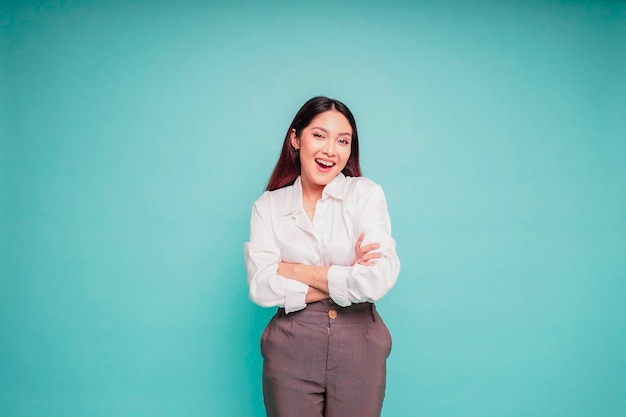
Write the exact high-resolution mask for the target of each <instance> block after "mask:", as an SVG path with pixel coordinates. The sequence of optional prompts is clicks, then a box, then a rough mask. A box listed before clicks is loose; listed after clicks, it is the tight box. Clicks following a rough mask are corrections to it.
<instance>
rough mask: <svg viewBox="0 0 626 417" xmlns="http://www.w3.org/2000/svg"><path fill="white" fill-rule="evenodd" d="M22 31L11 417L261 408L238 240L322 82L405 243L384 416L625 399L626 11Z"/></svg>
mask: <svg viewBox="0 0 626 417" xmlns="http://www.w3.org/2000/svg"><path fill="white" fill-rule="evenodd" d="M0 35H1V38H0V39H1V50H0V52H1V55H0V77H1V78H0V106H1V107H0V134H1V135H2V140H1V142H0V154H1V159H0V173H1V182H0V198H1V201H0V202H1V206H0V207H1V212H0V214H1V216H2V217H1V220H2V222H1V229H0V242H1V243H0V245H1V246H0V249H1V256H2V257H1V263H0V275H1V278H0V415H2V416H3V417H18V416H19V417H35V416H46V417H53V416H54V417H56V416H59V417H84V416H90V417H99V416H102V417H104V416H107V417H108V416H111V417H113V416H116V417H117V416H120V417H122V416H123V417H125V416H128V417H142V416H146V417H148V416H149V417H157V416H184V417H194V416H235V417H239V416H242V417H243V416H258V417H260V416H263V415H264V411H263V406H262V395H261V387H260V381H261V377H260V375H261V356H260V352H259V337H260V334H261V331H262V330H263V327H264V326H265V324H266V323H267V321H268V320H269V318H270V316H271V315H272V314H273V312H274V309H263V308H261V307H258V306H256V305H254V304H253V303H251V302H250V301H249V299H248V295H247V284H246V276H245V269H244V265H243V243H244V242H245V241H246V240H247V239H248V233H249V229H248V228H249V221H250V213H251V207H252V203H253V202H254V201H255V200H256V199H257V198H258V197H259V196H260V194H261V192H262V191H263V189H264V186H265V184H266V181H267V179H268V176H269V173H270V171H271V169H272V167H273V165H274V163H275V161H276V158H277V156H278V153H279V150H280V146H281V141H282V140H283V138H284V135H285V132H286V129H287V127H288V125H289V123H290V121H291V119H292V118H293V116H294V115H295V112H296V111H297V110H298V108H299V107H300V106H301V105H302V104H303V103H304V102H305V101H306V100H307V99H309V98H310V97H312V96H314V95H327V96H330V97H334V98H338V99H340V100H341V101H343V102H345V103H346V104H347V105H348V106H349V107H350V108H351V110H352V111H353V113H354V114H355V116H356V119H357V123H358V127H359V132H360V138H361V152H362V153H361V155H362V167H363V171H364V174H365V175H366V176H368V177H370V178H371V179H373V180H374V181H376V182H378V183H379V184H381V185H382V186H383V189H384V190H385V192H386V196H387V200H388V205H389V210H390V213H391V218H392V225H393V234H394V237H395V238H396V240H397V248H398V254H399V257H400V259H401V261H402V272H401V275H400V277H399V280H398V283H397V285H396V287H394V288H393V290H392V291H391V292H390V293H389V294H388V295H387V296H386V297H385V298H384V299H383V300H381V301H380V303H379V304H378V307H379V311H380V312H381V314H382V316H383V317H384V318H385V321H386V322H387V324H388V326H389V327H390V330H391V332H392V334H393V337H394V347H393V351H392V354H391V357H390V358H389V363H388V371H389V375H388V389H387V397H386V402H385V406H384V410H383V415H384V416H385V417H396V416H398V417H399V416H406V417H414V416H423V417H529V416H536V417H549V416H555V417H556V416H559V417H560V416H563V417H623V416H624V415H626V391H625V387H626V302H625V296H626V122H625V121H626V117H624V114H625V110H626V75H625V74H626V72H625V69H626V3H624V2H620V1H606V2H601V1H517V2H511V1H495V0H494V1H471V2H469V1H468V2H466V1H416V2H397V1H396V2H394V1H390V2H386V3H383V2H373V1H363V2H360V1H359V2H357V1H353V2H350V1H347V2H340V1H329V2H327V1H318V2H286V1H285V2H283V1H272V2H261V1H259V2H256V1H249V2H236V1H235V2H226V1H224V2H203V1H178V2H165V1H157V2H152V1H141V0H130V1H92V2H88V1H40V2H33V1H24V2H14V3H3V5H2V6H1V12H0ZM295 417H297V416H295Z"/></svg>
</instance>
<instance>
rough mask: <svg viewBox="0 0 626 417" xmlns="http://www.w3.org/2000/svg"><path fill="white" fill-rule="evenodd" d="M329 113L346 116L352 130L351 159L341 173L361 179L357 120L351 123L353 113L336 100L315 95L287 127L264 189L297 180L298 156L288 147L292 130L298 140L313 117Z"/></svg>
mask: <svg viewBox="0 0 626 417" xmlns="http://www.w3.org/2000/svg"><path fill="white" fill-rule="evenodd" d="M329 110H336V111H338V112H339V113H341V114H343V115H344V116H346V119H348V122H349V123H350V126H351V127H352V140H351V141H350V143H351V147H350V158H348V162H347V163H346V166H345V168H344V169H343V170H342V171H341V172H342V173H343V174H344V175H346V176H349V177H360V176H361V166H360V164H359V135H358V134H357V130H356V121H355V120H354V116H353V115H352V112H351V111H350V109H348V107H347V106H346V105H345V104H343V103H342V102H341V101H339V100H334V99H332V98H328V97H323V96H318V97H313V98H312V99H310V100H309V101H307V102H306V103H304V105H303V106H302V107H301V108H300V110H298V113H296V117H294V118H293V121H292V122H291V125H289V129H287V134H286V135H285V140H284V141H283V149H282V150H281V152H280V156H279V157H278V162H276V166H275V167H274V171H272V175H271V176H270V179H269V181H268V182H267V187H266V190H268V191H273V190H277V189H279V188H283V187H286V186H288V185H292V184H293V183H294V181H295V180H296V178H298V175H300V169H301V167H300V155H299V154H298V153H297V152H296V151H295V150H294V149H293V147H292V146H291V131H292V129H295V131H296V136H297V137H299V136H300V135H301V134H302V129H304V128H305V127H307V126H308V125H309V124H310V123H311V121H312V120H313V119H314V118H315V116H317V115H318V114H320V113H324V112H326V111H329Z"/></svg>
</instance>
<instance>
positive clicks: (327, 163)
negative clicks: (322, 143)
mask: <svg viewBox="0 0 626 417" xmlns="http://www.w3.org/2000/svg"><path fill="white" fill-rule="evenodd" d="M315 161H316V162H317V163H318V164H321V165H324V166H327V167H332V166H334V165H335V163H334V162H329V161H324V160H323V159H316V160H315Z"/></svg>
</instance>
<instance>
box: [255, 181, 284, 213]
mask: <svg viewBox="0 0 626 417" xmlns="http://www.w3.org/2000/svg"><path fill="white" fill-rule="evenodd" d="M292 193H293V185H288V186H287V187H283V188H279V189H277V190H273V191H264V192H263V194H261V196H260V197H259V198H258V199H257V200H256V201H255V202H254V207H256V208H259V209H265V210H270V209H271V208H272V207H281V206H283V205H284V203H285V201H286V199H288V197H289V196H291V194H292Z"/></svg>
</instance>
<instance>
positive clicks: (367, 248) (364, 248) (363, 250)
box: [361, 243, 380, 254]
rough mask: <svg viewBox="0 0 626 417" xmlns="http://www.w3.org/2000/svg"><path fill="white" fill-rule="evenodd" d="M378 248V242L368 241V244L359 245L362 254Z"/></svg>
mask: <svg viewBox="0 0 626 417" xmlns="http://www.w3.org/2000/svg"><path fill="white" fill-rule="evenodd" d="M378 248H380V243H370V244H369V245H365V246H362V247H361V253H362V254H363V253H367V252H370V251H373V250H375V249H378Z"/></svg>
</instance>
